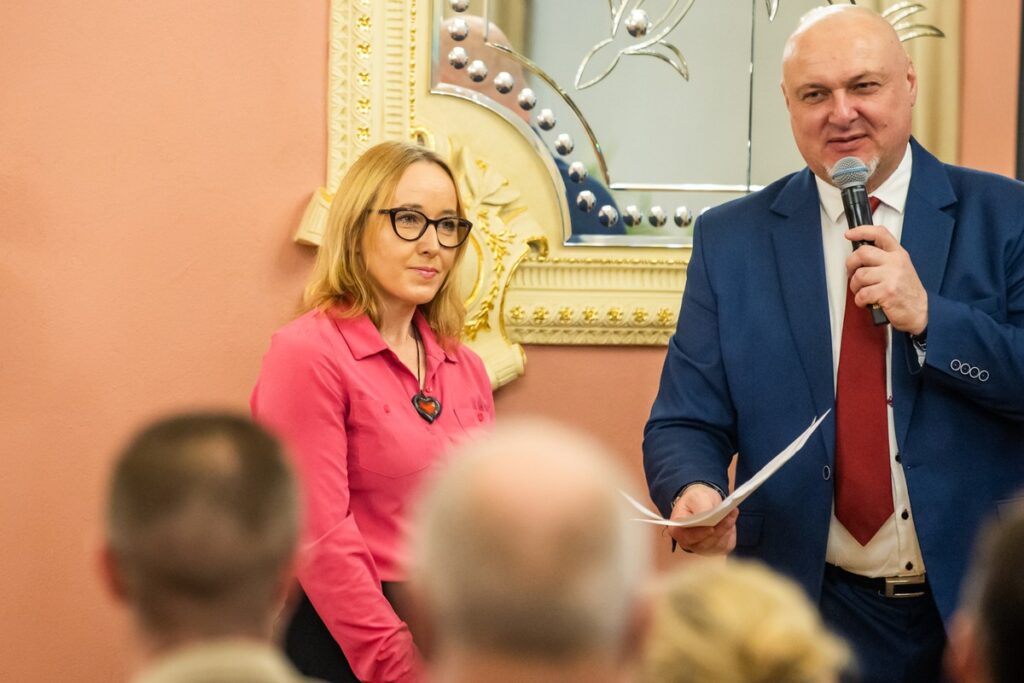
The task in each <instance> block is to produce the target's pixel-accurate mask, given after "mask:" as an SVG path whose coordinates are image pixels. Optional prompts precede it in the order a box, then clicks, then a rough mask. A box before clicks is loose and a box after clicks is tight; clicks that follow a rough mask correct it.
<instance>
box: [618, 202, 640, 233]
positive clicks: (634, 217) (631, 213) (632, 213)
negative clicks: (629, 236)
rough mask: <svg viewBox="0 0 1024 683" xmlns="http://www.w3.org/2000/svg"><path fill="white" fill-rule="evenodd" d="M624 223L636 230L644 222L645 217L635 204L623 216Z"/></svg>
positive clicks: (628, 207) (627, 208)
mask: <svg viewBox="0 0 1024 683" xmlns="http://www.w3.org/2000/svg"><path fill="white" fill-rule="evenodd" d="M622 222H623V223H625V224H626V225H628V226H629V227H631V228H635V227H636V226H638V225H640V224H641V223H643V222H644V215H643V213H641V212H640V209H638V208H636V205H635V204H630V205H629V206H627V207H626V210H625V212H624V213H623V214H622Z"/></svg>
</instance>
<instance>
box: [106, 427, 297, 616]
mask: <svg viewBox="0 0 1024 683" xmlns="http://www.w3.org/2000/svg"><path fill="white" fill-rule="evenodd" d="M298 529H299V509H298V493H297V487H296V482H295V477H294V475H293V473H292V470H291V468H290V467H289V465H288V463H287V462H286V461H285V459H284V456H283V455H282V452H281V447H280V445H279V444H278V442H277V441H276V440H275V439H274V438H273V437H272V436H270V435H269V434H268V433H266V432H265V431H263V430H262V429H261V428H260V427H258V426H257V425H255V424H253V423H252V422H251V421H249V420H248V419H246V418H245V417H241V416H237V415H233V414H227V413H192V414H184V415H175V416H172V417H168V418H165V419H162V420H159V421H157V422H156V423H154V424H152V425H150V426H148V427H146V428H145V429H143V430H142V431H141V432H140V433H139V434H138V435H136V436H135V437H134V438H133V439H132V440H131V442H130V443H129V444H128V446H127V447H126V448H125V449H124V451H123V452H122V453H121V455H120V457H119V458H118V460H117V462H116V464H115V467H114V471H113V475H112V477H111V482H110V493H109V497H108V503H107V538H108V545H109V547H110V549H111V552H112V554H113V555H114V557H115V559H116V561H117V564H118V567H119V570H120V572H121V574H122V575H123V576H122V578H123V581H124V583H125V589H126V592H127V598H128V600H129V601H130V602H131V604H132V606H133V607H134V609H135V610H136V611H137V613H138V614H139V617H140V619H141V622H142V624H143V626H144V627H145V628H146V629H147V630H149V631H150V632H152V633H157V634H159V633H173V632H177V631H189V632H193V633H197V634H205V635H209V636H216V635H224V634H232V633H238V632H239V631H243V632H244V631H249V630H252V629H253V628H254V627H256V626H262V625H263V624H264V623H265V622H266V620H267V617H268V615H269V614H270V612H271V611H272V610H273V609H274V608H275V606H276V600H277V595H278V592H279V586H280V584H281V581H282V575H283V573H284V571H285V569H286V567H288V566H289V564H290V562H291V559H292V557H293V554H294V551H295V546H296V542H297V539H298Z"/></svg>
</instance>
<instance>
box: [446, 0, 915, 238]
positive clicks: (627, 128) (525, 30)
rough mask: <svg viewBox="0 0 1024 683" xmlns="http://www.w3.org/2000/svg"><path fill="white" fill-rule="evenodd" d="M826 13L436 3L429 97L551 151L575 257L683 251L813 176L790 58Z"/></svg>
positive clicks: (772, 2) (805, 3) (766, 5)
mask: <svg viewBox="0 0 1024 683" xmlns="http://www.w3.org/2000/svg"><path fill="white" fill-rule="evenodd" d="M822 4H824V2H823V1H822V0H786V1H785V2H780V1H779V0H766V1H765V2H753V3H744V2H703V3H698V2H695V0H589V1H578V2H550V1H545V0H489V1H486V0H448V1H447V2H438V3H436V16H435V17H434V46H435V47H434V51H433V55H432V56H433V62H432V73H431V82H432V91H433V92H435V93H438V94H446V95H453V96H456V97H462V98H465V99H468V100H471V101H473V102H475V103H477V104H479V105H481V106H484V107H487V108H490V109H493V110H494V111H495V112H498V113H500V114H501V115H502V116H504V117H505V118H506V119H507V120H509V121H510V122H511V123H512V124H513V125H515V126H516V127H517V128H518V129H519V130H520V132H521V133H522V134H523V136H524V137H526V138H527V139H529V140H530V142H531V144H533V145H535V146H536V147H537V148H538V149H539V150H541V151H542V154H544V155H545V156H546V158H547V159H548V160H549V161H550V164H549V170H550V171H551V175H552V178H551V182H552V183H553V184H554V185H555V187H556V189H557V190H558V192H559V193H560V194H561V195H562V196H564V197H565V199H566V203H567V206H568V218H569V220H568V222H567V224H566V225H563V226H562V228H563V230H562V235H563V241H564V243H565V244H569V245H602V246H655V245H662V246H670V247H683V246H687V245H689V244H690V241H691V237H692V230H693V221H694V219H695V217H696V216H697V215H698V214H699V213H700V212H701V211H703V210H705V209H707V208H708V207H710V206H714V205H716V204H720V203H723V202H726V201H729V200H731V199H734V198H736V197H739V196H742V195H744V194H747V193H749V192H752V191H755V190H757V189H760V188H761V187H763V186H764V185H766V184H768V183H770V182H772V181H773V180H775V179H777V178H779V177H781V176H783V175H785V174H787V173H790V172H792V171H795V170H798V169H800V168H802V167H803V165H804V164H803V161H802V159H801V158H800V155H799V153H798V151H797V149H796V146H795V144H794V143H793V141H792V137H791V135H790V133H789V122H788V115H787V113H786V109H785V105H784V102H783V98H782V96H781V93H780V91H779V82H780V80H781V77H782V69H781V64H780V59H779V56H780V55H781V54H782V50H783V46H784V44H785V41H786V38H787V37H788V34H789V32H790V31H791V30H792V27H793V26H795V25H796V23H797V21H798V19H799V17H800V16H802V15H803V14H804V13H805V12H807V11H808V10H810V9H812V8H814V7H816V6H820V5H822ZM901 4H903V5H907V6H908V7H904V8H903V9H904V11H906V10H907V9H911V11H910V12H909V13H910V14H912V13H913V9H912V8H909V3H901ZM918 28H920V27H918Z"/></svg>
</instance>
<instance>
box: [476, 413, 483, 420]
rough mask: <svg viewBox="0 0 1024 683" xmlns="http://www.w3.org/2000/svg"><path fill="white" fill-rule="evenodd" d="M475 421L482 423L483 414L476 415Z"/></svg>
mask: <svg viewBox="0 0 1024 683" xmlns="http://www.w3.org/2000/svg"><path fill="white" fill-rule="evenodd" d="M476 419H477V422H483V421H484V414H483V413H477V414H476Z"/></svg>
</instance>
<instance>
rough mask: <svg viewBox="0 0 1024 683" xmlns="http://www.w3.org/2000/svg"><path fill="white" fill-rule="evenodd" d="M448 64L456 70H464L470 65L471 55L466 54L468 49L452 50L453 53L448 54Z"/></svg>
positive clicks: (457, 48)
mask: <svg viewBox="0 0 1024 683" xmlns="http://www.w3.org/2000/svg"><path fill="white" fill-rule="evenodd" d="M448 63H449V64H451V65H452V66H453V67H454V68H456V69H462V68H463V67H465V66H466V65H467V64H469V53H467V52H466V48H464V47H455V48H452V51H451V52H449V53H448Z"/></svg>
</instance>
